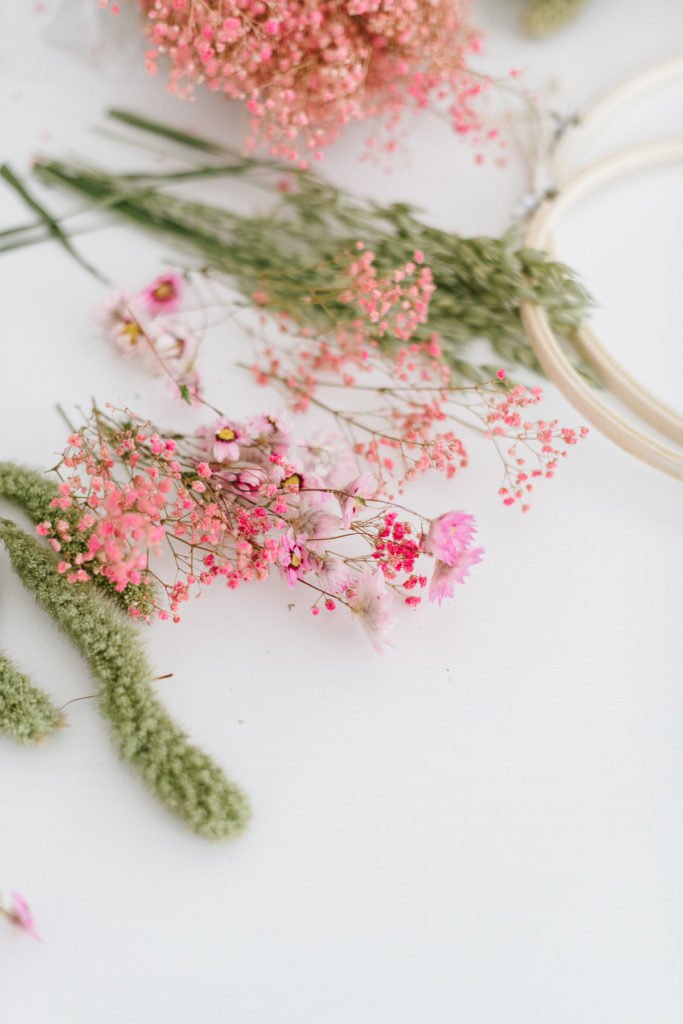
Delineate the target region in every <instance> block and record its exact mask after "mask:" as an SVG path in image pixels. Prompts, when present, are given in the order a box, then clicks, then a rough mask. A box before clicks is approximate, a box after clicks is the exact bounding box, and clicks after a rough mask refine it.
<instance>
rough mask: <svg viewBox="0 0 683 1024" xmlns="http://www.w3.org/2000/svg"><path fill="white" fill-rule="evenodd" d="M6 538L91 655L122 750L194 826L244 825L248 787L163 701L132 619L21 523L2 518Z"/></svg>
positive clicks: (223, 830)
mask: <svg viewBox="0 0 683 1024" xmlns="http://www.w3.org/2000/svg"><path fill="white" fill-rule="evenodd" d="M0 538H1V539H2V540H3V542H4V544H5V546H6V548H7V551H8V552H9V556H10V559H11V562H12V565H13V567H14V569H15V571H16V572H17V574H18V576H19V577H20V578H21V579H22V580H23V582H24V583H25V585H26V586H27V587H28V588H29V589H30V590H32V591H33V593H34V594H35V596H36V598H37V600H38V602H39V603H40V604H41V605H42V606H43V608H45V610H46V611H47V612H49V614H50V615H51V616H52V618H53V619H54V620H55V621H56V622H57V624H58V625H59V626H60V627H61V628H62V630H63V631H64V632H65V633H66V635H67V636H69V637H70V638H71V640H72V641H73V642H74V644H75V645H76V646H77V647H78V649H79V650H80V652H81V653H82V655H83V656H84V658H85V659H86V661H87V662H88V663H89V665H90V667H91V669H92V672H93V674H94V676H95V678H96V679H97V680H98V682H99V684H100V700H99V704H100V709H101V711H102V714H103V715H104V716H105V718H107V719H108V720H109V723H110V727H111V734H112V738H113V741H114V744H115V746H116V747H117V749H118V751H119V753H120V755H121V757H122V758H123V759H124V760H126V761H129V762H130V763H131V764H132V765H133V766H134V767H135V768H136V769H137V771H138V772H139V773H140V775H141V776H142V778H143V779H144V780H145V782H146V783H147V784H148V786H149V787H150V788H151V789H152V790H153V791H154V792H155V793H156V794H157V796H158V797H159V798H160V799H161V800H163V802H164V803H165V804H166V806H167V807H168V808H169V809H170V810H172V811H174V812H175V813H176V814H178V815H180V816H181V817H182V818H184V819H185V821H186V822H187V823H188V825H190V827H191V828H192V829H194V831H195V832H197V833H199V834H200V835H202V836H207V837H210V838H216V839H217V838H224V837H229V836H234V835H237V834H238V833H239V832H241V831H242V829H243V828H244V826H245V824H246V822H247V820H248V817H249V807H248V803H247V800H246V798H245V796H244V794H243V793H242V791H241V790H240V789H239V788H238V787H237V786H236V785H234V783H232V782H230V781H229V780H228V779H227V778H226V777H225V775H224V774H223V772H222V770H221V769H220V768H219V767H218V765H217V764H216V763H215V762H214V761H213V760H212V759H211V758H210V757H208V756H207V755H206V754H204V753H203V752H202V751H201V750H198V749H197V747H194V746H192V745H191V744H190V743H189V742H188V740H187V737H186V736H185V734H184V733H183V732H182V731H181V730H180V729H179V728H178V726H177V725H175V723H174V722H173V721H172V720H171V718H170V717H169V716H168V715H167V713H166V712H165V711H164V709H163V708H162V706H161V703H160V702H159V700H158V698H157V697H156V695H155V694H154V692H153V689H152V686H151V684H150V679H151V672H150V669H149V666H148V664H147V659H146V657H145V654H144V651H143V649H142V646H141V643H140V639H139V637H138V635H137V631H136V629H135V627H134V625H133V623H132V622H129V621H128V620H127V619H125V617H124V616H122V615H121V614H120V613H119V612H118V611H117V608H116V606H115V605H114V604H113V603H112V602H111V601H110V600H109V599H108V598H107V597H105V596H104V595H103V594H102V593H100V592H98V590H97V589H96V588H95V587H92V586H90V585H89V584H83V585H78V584H70V583H68V582H67V580H66V579H65V578H64V577H63V576H61V575H60V574H59V573H58V572H57V571H56V567H55V559H54V557H53V555H52V553H51V552H50V551H49V550H47V549H46V548H44V547H43V546H42V545H41V544H40V543H39V542H38V541H37V540H36V539H34V538H33V537H30V536H29V535H28V534H26V533H24V531H23V530H21V529H20V528H19V527H18V526H16V525H15V524H14V523H12V522H10V521H8V520H6V519H3V520H0Z"/></svg>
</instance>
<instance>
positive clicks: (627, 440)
mask: <svg viewBox="0 0 683 1024" xmlns="http://www.w3.org/2000/svg"><path fill="white" fill-rule="evenodd" d="M682 76H683V57H677V58H675V59H673V60H670V61H666V62H664V63H662V64H658V65H656V66H655V67H652V68H649V69H647V71H645V72H643V73H641V74H640V75H636V76H634V77H633V78H630V79H628V80H627V81H625V82H624V83H622V84H621V85H620V86H619V87H617V88H616V89H614V90H611V91H610V92H609V93H607V94H605V95H604V96H602V97H600V98H599V99H598V100H596V101H594V102H593V103H591V104H589V105H588V106H587V107H586V108H585V109H584V111H583V112H581V113H580V114H579V116H578V117H577V118H576V120H575V125H576V126H577V127H578V128H579V129H584V130H585V129H595V128H596V127H597V126H598V125H599V124H600V123H601V122H603V121H604V120H606V119H607V118H608V117H610V116H612V115H613V114H614V113H615V112H616V111H617V110H618V109H619V108H620V107H622V106H624V105H625V104H627V103H629V102H631V101H633V99H635V98H636V97H638V96H640V95H642V94H644V93H647V92H650V91H652V89H653V88H658V87H660V86H661V85H662V84H666V83H668V82H669V81H671V80H672V79H674V78H678V77H682ZM571 134H572V133H571V129H570V131H569V132H568V133H566V134H565V136H564V137H563V138H562V139H561V141H560V144H559V145H558V146H557V147H556V149H555V152H554V155H553V160H552V164H551V167H552V171H553V172H554V176H555V177H556V179H557V180H559V181H560V184H559V186H558V187H557V189H556V191H555V192H554V193H553V194H552V196H549V197H548V198H547V199H546V200H545V201H544V202H543V203H542V205H541V206H540V207H539V209H538V210H537V211H536V213H535V214H534V215H533V216H532V218H531V220H530V223H529V226H528V229H527V234H526V239H525V243H526V244H527V245H528V246H531V247H534V248H539V249H545V250H546V251H551V249H552V240H551V233H552V230H553V228H554V227H555V226H556V224H557V222H558V221H559V219H560V217H561V216H562V215H563V214H564V213H565V212H566V211H567V210H569V209H570V208H571V207H572V206H573V205H574V204H575V203H577V202H578V201H579V200H580V199H582V198H583V197H584V196H586V195H587V194H589V193H590V192H591V191H593V190H594V189H595V188H598V187H600V186H601V185H603V184H605V183H607V182H610V181H612V180H614V179H615V178H618V177H622V176H624V175H627V174H631V173H634V172H636V171H640V170H643V169H646V168H648V167H654V166H660V165H662V164H666V163H671V162H673V161H677V162H678V161H682V162H683V139H671V140H667V141H664V142H660V143H653V144H649V145H643V146H638V147H635V148H632V149H627V150H623V151H621V152H619V153H616V154H614V155H612V156H610V157H607V158H606V159H603V160H599V161H598V162H597V163H594V164H592V165H591V166H589V167H587V168H585V169H584V170H582V171H580V172H579V173H577V174H575V175H573V176H572V177H570V178H567V179H565V180H564V181H563V180H562V166H563V164H564V163H566V159H567V154H568V152H569V150H570V146H571V143H572V139H571ZM521 313H522V322H523V324H524V327H525V330H526V332H527V335H528V337H529V341H530V343H531V346H532V348H533V349H534V352H535V353H536V356H537V357H538V360H539V362H540V363H541V366H542V367H543V369H544V370H545V372H546V373H547V375H548V377H549V378H550V379H551V380H552V381H553V382H554V383H555V384H556V385H557V386H558V387H559V388H560V390H561V391H562V392H563V394H564V395H565V397H567V398H568V399H569V400H570V401H571V402H572V403H573V405H574V406H575V407H576V408H577V409H578V410H579V411H580V412H581V414H582V415H584V416H585V417H586V419H587V420H588V421H589V422H590V423H591V424H592V425H593V426H595V427H596V428H597V429H598V430H600V431H601V432H602V433H603V434H605V435H606V436H607V437H609V438H610V439H611V440H612V441H614V442H615V443H616V444H618V445H619V446H620V447H621V448H623V449H624V450H625V451H628V452H630V453H631V454H632V455H635V456H636V457H637V458H639V459H641V460H642V461H644V462H647V463H649V464H650V465H652V466H655V467H656V468H657V469H660V470H661V471H662V472H664V473H668V474H669V475H671V476H674V477H677V478H678V479H682V480H683V447H680V448H674V447H671V446H669V445H667V444H664V443H662V442H661V441H659V440H658V439H656V438H654V437H652V436H651V435H649V434H647V433H644V432H643V431H641V430H640V429H639V427H638V426H637V425H636V424H634V423H632V422H631V421H630V420H628V419H625V418H624V417H622V416H620V415H619V414H618V413H616V412H615V411H614V410H613V409H612V408H611V406H610V405H609V404H608V403H607V402H605V401H604V400H603V399H601V398H600V397H599V396H598V394H597V393H596V392H595V391H594V390H593V389H592V388H591V387H590V385H589V384H587V383H586V382H585V381H584V380H583V378H582V377H581V376H580V375H579V374H578V373H577V372H576V371H575V370H574V369H573V367H572V366H571V364H570V363H569V361H568V359H567V357H566V356H565V354H564V352H563V350H562V348H561V347H560V345H559V343H558V341H557V339H556V337H555V335H554V332H553V330H552V327H551V326H550V321H549V317H548V314H547V313H546V312H545V310H543V309H541V308H540V307H538V306H534V305H532V304H530V303H523V304H522V307H521ZM574 340H575V343H576V345H577V347H578V349H579V350H580V351H581V354H582V355H583V357H584V358H585V360H586V362H587V363H588V364H589V365H590V366H591V367H592V368H593V369H595V370H596V372H597V373H598V375H599V376H600V378H601V379H602V380H603V382H604V384H605V386H606V387H607V388H608V389H609V391H610V392H611V393H612V394H613V395H614V396H615V397H616V398H618V399H619V400H620V401H621V403H622V404H623V405H624V406H625V407H626V408H628V409H629V410H630V411H631V412H633V413H635V414H636V415H637V416H639V417H640V419H641V420H643V421H644V422H645V423H648V424H649V425H650V426H651V427H654V428H655V429H656V430H658V431H659V432H660V433H661V434H663V435H665V436H666V437H667V438H669V439H670V440H672V441H674V442H676V443H677V444H678V445H680V446H683V417H682V416H681V415H679V414H678V413H677V412H675V410H673V409H671V408H669V407H668V406H666V405H665V404H664V403H663V402H661V401H660V400H659V399H658V398H657V397H656V396H654V395H653V394H651V393H650V392H649V391H647V390H646V389H645V388H644V387H643V386H642V385H641V384H640V383H639V382H638V381H637V380H636V379H635V378H634V377H633V376H632V375H631V374H629V373H628V372H627V371H626V370H625V369H624V368H623V367H622V366H621V365H620V363H619V362H618V361H617V360H616V359H615V358H614V356H612V355H611V354H610V353H609V352H608V351H607V350H606V349H605V348H604V347H603V346H602V345H601V344H600V342H599V340H598V339H597V338H596V336H595V334H594V333H593V331H591V330H590V328H588V327H582V328H581V329H580V330H579V331H578V332H577V336H576V338H575V339H574Z"/></svg>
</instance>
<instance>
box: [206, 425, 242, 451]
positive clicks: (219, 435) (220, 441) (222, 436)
mask: <svg viewBox="0 0 683 1024" xmlns="http://www.w3.org/2000/svg"><path fill="white" fill-rule="evenodd" d="M211 435H212V444H211V449H212V453H213V457H214V459H215V460H216V462H236V461H237V459H239V457H240V446H239V432H238V430H237V428H236V427H234V426H233V425H232V424H231V423H230V422H229V421H228V420H226V419H224V418H223V417H221V419H219V420H216V422H215V423H214V425H213V427H212V428H211Z"/></svg>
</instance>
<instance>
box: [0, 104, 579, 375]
mask: <svg viewBox="0 0 683 1024" xmlns="http://www.w3.org/2000/svg"><path fill="white" fill-rule="evenodd" d="M111 116H112V117H114V118H115V120H117V121H118V122H123V123H125V124H126V126H127V127H134V128H137V129H140V130H142V131H144V132H145V133H147V134H153V135H156V136H160V137H162V138H163V139H164V140H165V141H166V142H169V143H172V144H173V145H178V144H180V145H183V146H185V147H186V149H188V150H189V151H190V156H189V158H188V159H189V162H190V164H191V166H190V167H189V168H188V169H185V170H180V171H170V172H167V173H145V172H140V173H134V174H113V173H111V172H109V171H107V170H105V169H96V168H90V167H84V166H82V165H79V164H76V163H68V162H65V161H61V160H52V159H42V160H38V161H37V163H36V165H35V173H36V174H37V175H38V177H39V178H40V179H41V180H42V181H44V182H46V183H48V184H52V185H59V186H62V187H65V188H68V189H70V190H71V191H72V192H75V193H76V194H78V195H79V196H80V197H81V198H83V199H85V200H86V201H87V203H88V206H89V207H91V208H95V209H100V210H103V211H107V212H109V213H111V214H114V215H117V216H119V217H123V218H125V219H127V220H128V221H130V222H132V223H134V224H136V225H137V226H138V227H141V228H143V229H145V230H147V231H149V232H152V233H153V234H156V235H158V236H159V237H160V238H162V239H164V240H165V241H166V242H170V243H172V245H173V246H174V247H175V248H176V249H177V250H180V251H182V252H184V253H186V254H190V255H191V256H194V257H195V258H196V259H197V260H198V261H199V265H200V267H201V268H202V269H203V270H205V271H206V272H207V273H208V274H209V275H219V276H222V277H227V278H229V279H230V281H231V283H232V284H233V286H234V287H236V288H237V290H238V291H239V292H241V294H242V295H243V296H244V297H245V298H246V299H248V300H249V301H252V300H253V296H254V293H257V292H262V293H265V295H266V297H267V302H266V308H267V309H268V310H269V311H270V312H271V313H273V314H274V315H284V316H286V317H287V318H288V319H289V321H290V322H293V323H294V324H295V325H298V326H303V327H307V328H314V329H315V330H316V331H318V332H320V333H324V332H326V331H334V330H336V329H337V328H338V327H340V326H342V327H343V326H344V325H348V324H350V323H351V322H352V321H353V320H355V319H356V317H357V311H356V309H355V308H354V305H353V304H349V303H345V302H342V301H341V295H342V294H343V293H344V291H345V290H346V288H347V287H348V284H349V278H348V265H349V264H350V262H351V260H352V259H353V258H354V256H355V255H356V243H357V242H359V241H360V242H363V243H364V245H365V246H366V247H367V248H368V249H371V250H372V251H373V252H374V253H375V256H376V260H375V266H376V268H377V272H378V275H379V276H380V277H381V276H385V275H386V276H388V275H391V274H393V272H394V271H395V270H396V269H397V268H398V267H401V266H403V265H405V264H406V263H407V262H408V261H410V260H412V258H413V255H414V253H415V252H416V251H417V250H421V251H422V253H423V254H424V261H425V264H426V265H427V266H429V267H430V268H431V271H432V273H433V275H434V283H435V285H436V291H435V293H434V295H433V296H432V300H431V303H430V311H429V320H428V322H427V323H426V324H423V325H420V327H419V328H418V330H417V332H416V335H415V340H417V341H420V340H426V339H427V338H429V337H430V336H431V335H433V334H438V335H439V337H440V339H441V343H442V347H443V350H444V355H445V357H446V358H447V359H448V360H449V361H450V363H451V364H452V365H453V367H454V369H455V370H456V372H458V373H459V374H461V375H462V376H463V377H467V378H468V379H472V380H480V379H481V378H482V375H483V376H486V377H487V378H488V377H490V370H491V366H490V365H489V364H490V360H489V361H488V362H487V364H486V365H484V366H482V363H478V362H476V361H475V360H473V359H472V357H471V355H470V353H469V352H467V348H468V346H469V345H470V344H471V342H472V341H473V340H477V339H484V340H487V341H488V342H489V343H490V345H491V347H492V349H493V351H494V353H495V357H496V359H499V360H500V361H501V362H502V363H503V365H505V366H506V367H508V368H511V367H512V366H514V365H521V366H526V367H529V368H532V369H534V370H539V366H538V364H537V362H536V358H535V356H534V354H533V352H532V350H531V348H530V346H529V344H528V342H527V340H526V337H525V334H524V330H523V327H522V323H521V319H520V304H521V303H523V302H531V303H535V304H538V305H541V306H543V307H544V308H545V309H546V310H547V311H548V314H549V316H550V320H551V323H552V325H553V328H554V329H555V330H556V331H557V332H559V333H560V334H564V335H566V336H571V335H572V334H573V332H574V331H575V330H576V329H577V328H578V326H579V325H580V323H581V322H582V321H583V319H584V316H585V313H586V310H587V308H588V306H589V305H590V300H589V297H588V295H587V293H586V291H585V289H584V288H583V286H582V285H581V284H580V283H579V281H578V280H577V278H576V276H575V275H574V274H573V273H572V272H571V271H570V270H569V269H568V268H567V267H565V266H564V265H563V264H561V263H558V262H556V261H554V260H551V259H549V258H548V257H547V256H546V255H545V254H543V253H541V252H538V251H536V250H533V249H529V248H525V247H523V246H520V245H519V240H518V236H517V233H516V232H508V233H507V234H506V235H504V236H503V237H502V238H488V237H480V238H461V237H459V236H457V235H453V234H451V233H450V232H448V231H444V230H442V229H441V228H435V227H431V226H430V225H428V224H426V223H424V222H423V221H422V220H421V218H420V217H419V215H418V213H417V211H416V210H415V209H414V208H413V207H412V206H410V205H408V204H406V203H391V204H382V203H376V202H372V201H364V200H361V199H357V198H354V197H353V196H350V195H349V194H348V193H346V192H344V191H343V190H342V189H339V188H336V187H334V186H333V185H331V184H329V183H327V182H324V181H322V180H321V179H320V178H317V177H316V176H315V175H314V174H312V173H310V172H308V171H299V170H292V169H291V168H289V167H283V166H282V165H281V164H278V163H275V162H272V161H267V160H258V159H253V158H245V157H240V156H236V155H235V154H234V153H232V152H231V151H230V150H227V149H224V148H222V147H220V146H218V145H217V144H215V143H212V142H209V141H207V140H204V139H200V138H197V137H195V136H188V135H185V134H184V133H182V132H179V131H177V130H176V129H173V128H170V127H168V126H166V125H163V124H159V123H157V122H153V121H149V120H148V119H145V118H141V117H138V116H137V115H135V114H130V113H126V112H122V111H113V112H112V113H111ZM198 159H199V160H201V162H200V163H199V164H197V163H196V162H195V163H192V161H197V160H198ZM283 176H285V181H286V186H287V187H286V189H285V190H284V191H281V190H280V188H279V186H280V185H281V184H282V181H283ZM208 178H231V179H234V180H237V181H240V182H243V181H244V182H246V183H250V184H253V185H256V186H258V187H259V188H262V189H265V190H266V192H267V193H269V194H270V196H271V197H272V199H273V200H275V198H276V197H279V198H277V201H275V202H274V205H273V203H271V206H272V209H270V210H269V211H268V212H266V213H259V214H238V213H235V212H233V211H231V210H229V209H226V208H224V207H222V206H216V205H213V204H209V203H206V202H196V201H194V200H192V199H188V198H185V197H183V196H182V195H180V194H178V192H177V191H174V187H175V186H178V185H183V184H185V183H187V182H193V181H198V180H205V179H208ZM37 238H38V236H36V233H35V226H30V225H29V226H28V227H27V228H26V230H25V233H24V234H22V232H21V230H19V232H18V234H17V230H16V229H15V230H14V231H13V232H12V233H11V239H10V241H8V242H7V243H6V247H10V245H11V247H13V248H14V247H16V246H17V245H18V244H21V242H22V239H24V242H25V244H31V243H33V242H35V241H36V240H37ZM2 248H3V245H2V243H0V251H2ZM378 341H379V342H380V344H381V345H383V346H385V347H386V346H391V345H392V344H395V343H396V342H395V340H393V341H392V339H391V338H389V337H388V336H384V337H382V338H378Z"/></svg>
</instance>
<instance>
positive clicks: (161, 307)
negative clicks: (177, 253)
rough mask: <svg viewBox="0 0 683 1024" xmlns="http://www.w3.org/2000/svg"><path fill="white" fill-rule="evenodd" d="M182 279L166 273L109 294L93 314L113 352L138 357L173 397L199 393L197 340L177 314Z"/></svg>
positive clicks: (181, 296) (181, 293)
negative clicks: (139, 285) (164, 382)
mask: <svg viewBox="0 0 683 1024" xmlns="http://www.w3.org/2000/svg"><path fill="white" fill-rule="evenodd" d="M183 292H184V284H183V279H182V277H181V276H180V275H179V274H175V273H169V274H162V275H161V277H157V278H156V279H155V280H154V281H152V282H151V284H149V285H147V287H145V288H143V289H142V291H140V292H138V293H137V294H131V293H129V292H115V293H114V294H113V295H111V296H109V298H108V299H107V301H106V302H105V304H104V305H103V306H102V308H101V309H99V310H98V311H97V313H96V317H97V320H98V321H99V323H100V325H101V327H102V329H103V331H104V334H105V337H106V338H107V340H108V341H109V342H111V344H112V345H113V346H114V348H115V349H116V351H117V352H119V353H121V355H124V356H135V357H137V358H139V359H141V360H142V361H143V362H144V363H145V364H146V365H147V367H148V368H149V369H150V370H151V371H152V372H153V373H155V374H157V375H160V376H165V377H166V378H167V379H168V381H169V383H170V384H171V385H172V389H173V391H174V393H178V394H183V395H195V396H197V395H199V392H200V380H199V372H198V370H197V353H198V350H199V340H198V338H197V337H196V335H195V334H194V332H193V331H191V330H189V329H188V327H187V325H186V324H185V323H184V322H183V320H182V319H180V318H179V317H178V316H174V314H177V313H178V312H179V311H180V309H181V305H182V299H183Z"/></svg>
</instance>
